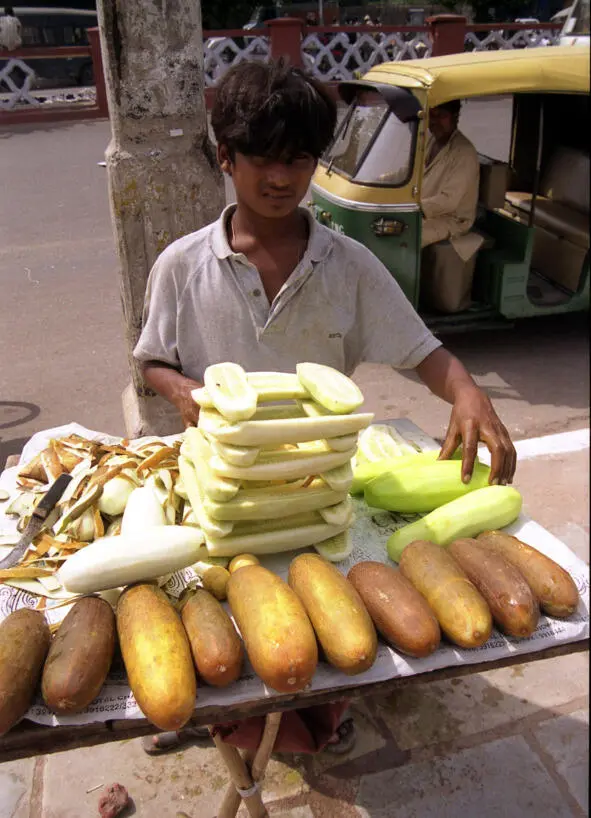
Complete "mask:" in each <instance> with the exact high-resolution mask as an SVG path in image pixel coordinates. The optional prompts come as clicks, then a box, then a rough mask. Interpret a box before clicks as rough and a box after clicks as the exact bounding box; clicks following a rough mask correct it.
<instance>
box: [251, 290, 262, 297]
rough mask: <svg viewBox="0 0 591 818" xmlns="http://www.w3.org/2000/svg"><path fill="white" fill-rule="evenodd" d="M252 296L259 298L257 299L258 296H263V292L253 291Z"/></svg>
mask: <svg viewBox="0 0 591 818" xmlns="http://www.w3.org/2000/svg"><path fill="white" fill-rule="evenodd" d="M252 294H253V295H254V296H257V297H258V296H259V295H260V294H261V291H260V290H259V289H256V290H253V291H252Z"/></svg>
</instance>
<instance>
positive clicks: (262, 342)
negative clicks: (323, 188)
mask: <svg viewBox="0 0 591 818" xmlns="http://www.w3.org/2000/svg"><path fill="white" fill-rule="evenodd" d="M234 207H235V206H234V205H230V206H229V207H228V208H226V209H225V210H224V212H223V213H222V215H221V217H220V218H219V219H218V220H217V221H216V222H214V223H213V224H210V225H208V226H207V227H204V228H203V229H202V230H198V231H197V232H195V233H191V234H189V235H188V236H184V237H183V238H181V239H178V240H177V241H175V242H173V243H172V244H171V245H170V246H169V247H167V248H166V250H165V251H164V252H163V253H162V254H161V255H160V256H159V258H158V259H157V260H156V263H155V264H154V266H153V268H152V270H151V272H150V276H149V279H148V285H147V289H146V297H145V306H144V315H143V328H142V332H141V335H140V338H139V340H138V343H137V345H136V347H135V350H134V357H135V358H136V360H137V361H161V362H163V363H166V364H170V365H171V366H173V367H175V368H177V369H179V370H180V371H182V372H183V374H184V375H186V376H187V377H189V378H192V379H194V380H196V381H199V382H202V381H203V373H204V371H205V369H206V368H207V367H208V366H209V365H211V364H214V363H220V362H222V361H233V362H235V363H238V364H240V365H241V366H242V367H243V368H244V369H245V370H246V371H247V372H248V371H250V372H253V371H275V372H294V371H295V368H296V364H297V363H299V362H302V361H311V362H315V363H321V364H326V365H328V366H332V367H334V368H335V369H338V370H340V371H341V372H345V373H346V374H348V375H350V374H351V373H352V372H353V370H354V369H355V368H356V367H357V366H358V364H360V363H363V362H368V363H382V364H390V365H391V366H393V367H396V368H398V369H414V368H415V367H416V366H418V364H420V363H421V361H423V360H424V358H426V356H427V355H429V354H430V353H431V352H433V350H435V349H437V347H439V346H440V342H439V341H438V340H437V339H436V338H435V337H434V336H433V335H432V333H431V332H430V331H429V330H428V329H427V327H426V326H425V324H424V323H423V321H422V320H421V319H420V318H419V316H418V315H417V313H416V312H415V310H414V309H413V308H412V306H411V304H410V302H409V301H408V300H407V298H406V296H405V295H404V293H403V292H402V290H401V289H400V286H399V285H398V283H397V282H396V280H395V279H394V278H393V276H392V275H391V274H390V273H389V272H388V270H387V269H386V268H385V267H384V265H383V264H382V263H381V262H380V261H379V260H378V259H377V258H376V257H375V256H374V255H373V254H372V253H371V252H370V251H369V250H368V249H367V248H366V247H364V246H363V245H361V244H359V243H358V242H356V241H354V240H353V239H350V238H348V237H346V236H343V235H340V234H339V233H336V232H334V231H332V230H330V229H329V228H327V227H324V226H323V225H321V224H319V223H318V222H317V221H316V220H315V219H314V218H313V217H312V215H311V213H310V212H309V211H307V210H302V212H303V213H305V215H306V217H307V218H308V219H309V223H310V234H309V240H308V246H307V249H306V252H305V253H304V256H303V258H302V260H301V262H300V263H299V264H298V266H297V267H296V268H295V270H294V271H293V273H292V274H291V275H290V277H289V278H288V280H287V281H286V282H285V284H284V285H283V287H282V288H281V290H280V291H279V293H278V294H277V296H276V297H275V298H274V300H273V302H272V303H269V301H268V299H267V296H266V294H265V289H264V287H263V284H262V281H261V277H260V275H259V272H258V270H257V269H256V267H255V266H254V265H253V264H251V263H250V262H249V261H248V259H247V258H246V257H245V256H244V255H243V254H241V253H235V252H234V251H233V250H232V248H231V247H230V244H229V242H228V237H227V233H226V225H227V221H228V218H229V217H230V215H231V213H232V211H233V209H234Z"/></svg>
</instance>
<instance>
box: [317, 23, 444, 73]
mask: <svg viewBox="0 0 591 818" xmlns="http://www.w3.org/2000/svg"><path fill="white" fill-rule="evenodd" d="M430 54H431V40H430V38H429V35H428V34H427V33H426V32H416V33H415V32H413V33H411V34H403V33H399V32H390V33H382V32H378V33H375V34H373V33H368V32H364V33H362V34H357V33H351V32H335V33H332V32H327V33H323V34H308V36H306V37H305V38H304V40H303V42H302V58H303V62H304V66H305V67H306V68H307V69H308V70H309V71H310V72H311V73H312V74H313V76H315V77H317V78H318V79H321V80H325V81H338V80H348V79H352V78H353V77H354V76H355V75H356V74H357V73H361V74H364V73H365V72H366V71H369V69H370V68H371V67H372V66H374V65H378V64H379V63H383V62H392V61H394V60H414V59H418V58H420V57H428V56H430Z"/></svg>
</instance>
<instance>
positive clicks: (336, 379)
mask: <svg viewBox="0 0 591 818" xmlns="http://www.w3.org/2000/svg"><path fill="white" fill-rule="evenodd" d="M296 372H297V374H298V378H299V379H300V382H301V383H302V385H303V386H305V387H306V389H307V390H308V392H309V393H310V394H311V395H312V397H313V398H314V400H315V401H317V402H318V403H319V404H321V405H322V406H324V407H325V408H326V409H328V410H329V411H330V412H334V413H335V414H338V415H348V414H349V412H353V411H354V410H355V409H357V408H359V406H361V404H362V403H363V395H362V393H361V389H359V387H358V386H357V384H355V383H353V381H352V380H351V378H348V377H347V376H346V375H343V373H342V372H339V371H338V370H337V369H333V368H332V367H331V366H325V365H324V364H312V363H302V364H298V365H297V366H296Z"/></svg>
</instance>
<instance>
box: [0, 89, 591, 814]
mask: <svg viewBox="0 0 591 818" xmlns="http://www.w3.org/2000/svg"><path fill="white" fill-rule="evenodd" d="M468 113H469V114H470V116H469V117H468ZM466 117H467V119H466V122H465V125H464V128H465V130H466V131H467V132H468V133H469V134H470V136H471V137H472V138H475V139H477V140H479V141H480V143H479V144H478V147H480V148H481V149H482V150H483V151H484V152H488V153H491V154H493V155H496V156H498V158H503V153H504V152H506V137H505V141H503V140H498V139H496V140H493V139H492V138H491V133H492V131H493V127H492V126H493V125H497V124H498V123H499V122H501V121H502V122H504V123H505V125H507V121H508V120H507V110H506V105H505V106H504V105H503V104H502V101H496V102H495V103H494V105H493V109H492V114H489V118H488V119H487V118H486V116H484V112H483V111H482V110H481V109H478V107H477V106H471V108H469V109H468V110H467V112H466ZM108 138H109V127H108V123H104V122H98V123H97V122H94V123H87V124H76V125H54V126H48V127H45V128H26V127H21V128H14V129H12V130H9V131H1V130H0V179H1V180H2V194H3V195H2V197H1V199H0V293H1V296H0V465H1V463H2V460H3V458H4V457H5V456H6V455H7V454H9V453H10V452H13V451H18V450H20V448H21V447H22V443H23V442H24V440H25V439H26V438H27V437H29V436H30V434H32V433H33V432H35V431H37V430H39V429H41V428H48V427H51V426H54V425H57V424H60V423H64V422H67V421H70V420H78V421H79V422H81V423H84V424H86V425H89V426H90V427H91V428H96V429H100V430H104V431H107V432H112V433H122V432H123V418H122V414H121V401H120V394H121V391H122V390H123V388H124V386H125V384H126V382H127V363H126V359H125V353H124V348H123V332H122V319H121V312H120V304H119V296H118V282H117V263H116V259H115V254H114V248H113V240H112V236H111V231H110V221H109V211H108V201H107V192H106V174H105V171H104V169H102V168H100V167H98V166H97V162H99V161H101V160H102V158H103V153H104V149H105V147H106V144H107V141H108ZM228 194H229V195H231V191H228ZM448 345H449V346H450V348H451V349H452V350H454V352H456V353H457V354H459V355H460V357H461V358H462V359H463V360H464V361H465V362H466V364H467V365H468V367H469V368H470V370H471V371H472V372H473V373H474V375H475V376H476V378H477V379H478V381H479V383H481V384H482V385H483V386H485V387H486V388H487V389H488V391H489V393H490V394H491V396H492V397H493V399H494V401H495V403H496V405H497V407H498V410H499V412H500V413H501V415H502V416H503V418H504V419H505V421H506V422H507V424H508V426H509V428H510V429H511V431H512V433H513V435H514V437H515V438H517V439H519V438H529V437H532V436H538V435H544V434H550V433H554V432H562V431H566V430H570V429H580V428H584V427H586V426H588V410H589V380H588V341H587V329H586V319H584V318H577V317H566V318H556V319H552V320H544V321H542V320H539V319H538V320H535V321H531V322H524V323H523V324H521V325H519V326H518V327H516V328H515V329H514V330H511V331H506V332H497V333H491V332H487V333H475V334H470V335H464V336H461V337H460V336H454V337H452V338H450V340H449V344H448ZM357 378H358V380H359V383H360V384H361V385H362V388H363V389H364V391H365V393H366V396H367V404H368V406H369V407H370V408H371V409H373V410H374V411H375V412H376V414H377V415H378V417H379V416H383V417H385V416H390V417H392V416H408V417H411V418H412V419H413V420H414V421H415V422H416V423H418V424H419V425H420V426H421V427H423V428H424V429H425V431H427V432H428V433H430V434H431V435H433V436H441V435H442V434H443V432H444V429H445V424H446V420H447V417H448V413H449V409H448V407H447V406H445V405H444V404H442V403H441V402H440V401H438V400H437V399H436V398H433V397H431V396H430V395H428V394H427V393H426V391H425V389H424V388H423V387H422V386H421V385H420V384H418V383H417V382H416V379H415V378H414V377H412V376H410V375H408V374H406V375H405V374H400V373H395V372H392V371H391V370H390V369H389V368H387V367H375V366H364V367H361V368H360V370H359V372H358V373H357ZM15 403H16V404H22V405H20V406H17V405H15ZM588 473H589V459H588V449H587V450H583V451H574V452H570V453H568V452H566V453H565V452H563V453H561V454H555V455H552V456H550V455H540V456H538V457H536V458H534V459H528V460H524V461H523V462H522V463H521V465H520V467H519V472H518V485H519V488H520V490H521V491H522V493H523V495H524V501H525V506H526V508H527V509H528V510H529V511H530V513H531V514H533V515H534V516H535V517H537V518H538V519H539V520H540V522H541V523H542V524H543V525H545V526H546V527H548V528H549V529H550V530H551V531H553V532H554V533H555V534H557V535H558V536H560V537H562V538H563V539H564V540H565V541H566V542H567V543H568V544H569V545H570V546H571V547H572V548H573V549H574V550H575V551H576V552H577V553H578V554H579V555H580V556H581V557H582V558H584V559H586V560H587V561H588V559H589V556H588V554H589V552H588V541H589V527H588V515H587V510H588ZM587 674H588V663H587V659H586V657H585V656H584V655H577V656H572V657H569V658H566V659H560V660H552V661H548V662H543V663H538V664H529V665H518V666H516V667H514V668H510V669H506V670H498V671H489V672H487V673H484V674H479V675H478V676H474V677H467V678H465V679H462V680H458V679H456V680H453V681H452V682H441V683H437V684H435V685H424V686H421V687H419V688H415V689H413V691H408V692H403V693H400V694H399V695H396V696H392V697H388V698H384V697H381V698H379V699H372V700H369V701H367V702H366V703H364V704H362V705H360V706H358V707H357V708H356V722H357V725H358V730H359V734H360V735H359V740H358V744H357V747H356V748H355V750H354V751H353V753H352V754H350V755H349V756H347V757H346V758H344V759H339V758H337V757H326V756H317V757H314V758H309V759H302V758H299V759H298V758H296V759H283V760H282V761H279V760H276V761H273V762H272V764H271V767H270V770H269V775H268V777H267V781H266V794H267V798H268V799H269V800H272V801H273V802H274V805H273V807H272V814H273V815H274V816H275V818H280V817H281V816H283V818H288V817H289V818H336V816H339V818H394V816H396V818H404V817H405V816H408V818H411V816H412V818H431V816H433V818H446V816H449V817H450V818H452V816H453V818H455V816H458V815H465V816H467V818H472V816H475V815H481V816H483V818H492V817H493V816H496V815H500V814H503V815H507V816H510V818H513V816H516V817H517V816H519V817H520V818H522V817H523V818H534V816H540V815H543V816H544V818H567V817H569V816H572V817H573V818H582V816H584V815H586V814H587V811H586V804H587V786H588V785H587V781H588V778H587V766H586V757H587V754H588V727H587V724H588V676H587ZM565 679H566V680H568V681H567V683H566V684H565ZM226 778H227V776H226V774H225V771H224V770H223V769H222V768H221V766H220V763H219V761H218V759H217V757H216V755H215V753H214V751H213V750H212V749H200V748H198V747H193V748H191V749H190V750H189V751H187V752H185V753H182V754H172V755H171V756H169V757H166V758H163V759H150V758H147V757H146V756H145V755H144V754H143V753H142V750H141V748H140V746H139V743H138V742H122V743H121V744H118V745H114V746H110V747H102V748H91V749H88V750H81V751H74V752H70V753H64V754H60V755H56V756H50V757H40V758H37V759H28V760H25V761H22V762H15V763H11V764H4V765H0V818H80V816H81V815H85V816H86V815H92V814H95V812H96V803H97V801H98V795H99V793H98V792H97V791H96V787H97V786H102V785H108V784H111V783H113V782H115V781H120V782H121V783H122V784H124V785H126V786H128V787H129V789H130V793H131V795H132V796H133V798H134V800H135V804H136V807H135V809H136V812H137V814H138V815H141V816H145V818H156V816H159V818H160V817H162V818H179V816H184V818H197V816H199V818H202V816H203V818H205V816H209V815H213V813H214V811H215V809H214V807H215V805H216V804H217V803H219V798H220V793H221V789H222V788H223V787H224V786H225V783H226ZM393 803H395V805H396V806H395V808H394V807H393V806H392V805H393ZM394 810H395V811H394Z"/></svg>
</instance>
